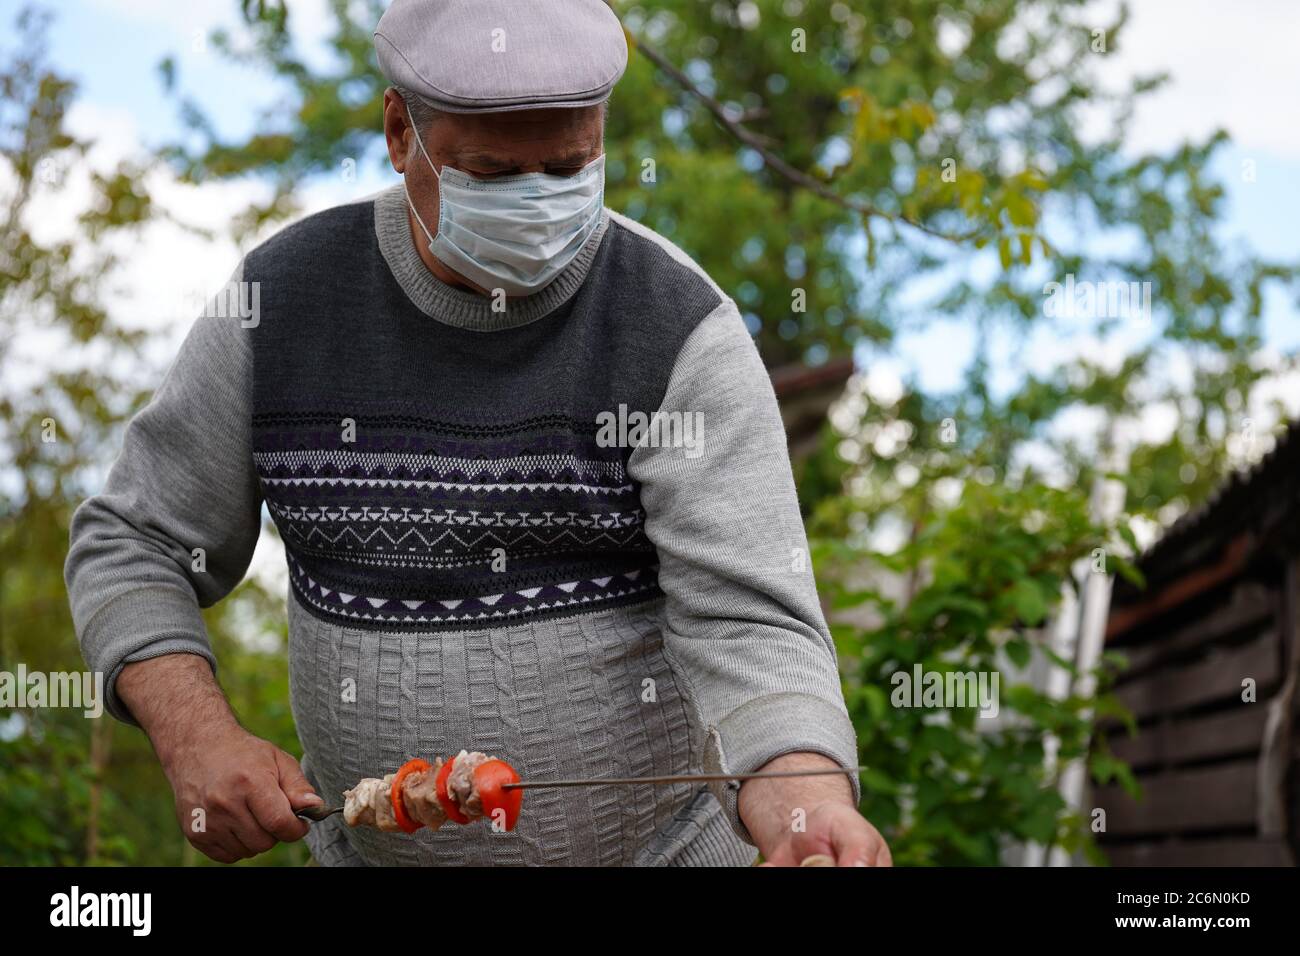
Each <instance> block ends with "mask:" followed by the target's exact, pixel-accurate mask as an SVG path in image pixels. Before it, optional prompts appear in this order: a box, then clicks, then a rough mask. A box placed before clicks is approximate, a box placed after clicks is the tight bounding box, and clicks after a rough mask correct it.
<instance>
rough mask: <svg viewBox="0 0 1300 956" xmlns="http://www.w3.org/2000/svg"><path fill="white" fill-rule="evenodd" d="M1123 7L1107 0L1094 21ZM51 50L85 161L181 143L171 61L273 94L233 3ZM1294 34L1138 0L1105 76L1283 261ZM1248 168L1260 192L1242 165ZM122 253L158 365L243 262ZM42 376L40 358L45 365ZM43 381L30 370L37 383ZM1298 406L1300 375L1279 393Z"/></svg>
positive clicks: (1061, 351)
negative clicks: (1157, 77)
mask: <svg viewBox="0 0 1300 956" xmlns="http://www.w3.org/2000/svg"><path fill="white" fill-rule="evenodd" d="M1112 6H1113V4H1111V3H1098V4H1097V8H1098V11H1099V12H1101V11H1105V10H1109V9H1110V8H1111V7H1112ZM324 7H325V0H291V2H290V9H291V22H292V23H293V24H294V33H295V38H296V43H297V45H298V47H299V48H300V50H301V51H302V52H303V53H304V55H305V56H306V57H307V59H308V61H309V62H311V61H312V58H313V56H324V55H325V54H324V53H323V51H319V44H318V41H319V35H314V34H313V29H314V27H313V25H314V24H318V23H322V22H324V20H325V18H324V17H323V16H321V15H320V14H321V13H322V12H323V9H324ZM56 9H57V21H56V23H57V26H56V28H55V29H54V30H53V31H52V36H51V57H52V59H53V61H54V63H55V64H56V65H57V67H58V68H59V69H60V70H62V71H64V72H65V73H67V74H70V75H71V76H72V77H74V78H75V79H76V80H77V81H78V82H79V84H80V90H79V95H78V98H77V101H76V104H75V106H74V108H73V110H72V113H71V115H70V118H69V123H70V125H71V127H72V128H73V129H74V131H76V132H77V133H78V134H80V135H82V136H86V137H90V138H93V139H94V140H95V141H96V143H97V146H96V148H95V150H94V151H93V152H92V153H91V155H90V157H89V158H88V162H89V163H90V164H91V165H96V166H101V165H102V166H107V165H108V164H109V163H111V162H112V161H114V160H115V159H117V158H120V157H122V156H128V155H132V154H135V153H138V152H139V151H140V150H141V149H142V148H146V147H152V146H158V145H160V144H162V143H165V142H168V141H170V140H172V139H174V138H175V137H176V136H177V135H178V133H179V131H180V125H179V122H178V119H177V109H176V104H175V102H174V100H172V99H169V97H168V96H167V95H166V94H165V93H164V91H163V88H162V84H161V82H160V79H159V74H158V71H157V65H158V63H159V62H160V61H161V60H162V59H163V58H164V57H166V56H169V55H173V56H175V57H176V59H177V61H178V64H179V67H180V77H181V88H182V90H183V91H184V92H185V93H186V94H187V95H190V96H192V97H193V98H195V99H197V100H198V101H199V102H200V103H201V104H202V105H203V106H204V108H205V109H206V110H208V111H209V113H210V115H211V116H212V117H213V118H214V119H215V121H216V123H217V126H218V128H219V129H220V130H222V131H223V132H224V133H228V134H232V135H233V134H238V133H240V132H247V131H249V130H250V129H252V128H254V126H255V124H256V121H257V116H258V114H259V111H260V110H261V109H263V108H264V107H265V106H266V105H267V102H268V97H269V96H271V95H274V94H273V93H272V91H271V89H270V88H269V87H268V86H267V84H266V81H265V78H264V77H263V76H261V75H260V74H259V73H256V72H254V71H252V70H250V69H247V68H243V67H239V66H235V65H232V64H231V63H230V62H228V61H227V60H226V59H225V58H224V57H222V56H221V55H219V54H217V53H216V52H214V51H211V50H209V49H207V45H206V41H205V37H206V36H207V34H208V32H209V31H210V30H211V29H212V28H214V27H217V26H221V25H224V26H229V27H235V28H237V26H238V21H237V17H236V3H235V0H186V2H184V3H177V2H175V0H64V2H61V3H59V4H57V6H56ZM1297 37H1300V3H1295V2H1291V0H1234V2H1233V3H1230V4H1225V3H1222V2H1219V0H1136V2H1135V3H1134V4H1133V9H1132V19H1131V22H1130V25H1129V27H1128V29H1127V34H1126V39H1125V42H1124V43H1123V44H1122V45H1121V46H1119V47H1118V48H1117V49H1115V50H1114V51H1112V52H1111V53H1109V54H1108V55H1107V56H1106V57H1105V58H1104V59H1103V60H1102V61H1101V63H1102V65H1101V66H1100V67H1099V70H1100V75H1101V76H1102V78H1103V79H1104V80H1105V81H1106V82H1107V84H1108V85H1113V86H1115V87H1116V88H1118V87H1119V86H1121V85H1122V84H1123V83H1125V82H1126V81H1127V80H1128V79H1129V78H1130V77H1132V76H1133V75H1135V74H1148V73H1153V72H1160V71H1164V72H1168V73H1169V74H1170V76H1171V80H1172V81H1171V83H1170V84H1169V85H1168V86H1167V88H1166V89H1164V90H1162V91H1160V92H1158V93H1156V94H1155V95H1153V96H1151V97H1148V98H1147V101H1146V102H1145V103H1144V105H1143V106H1142V107H1141V110H1140V112H1139V114H1138V116H1137V121H1136V122H1135V124H1134V127H1133V129H1134V136H1133V138H1132V141H1131V146H1130V148H1132V149H1134V150H1155V151H1163V150H1168V149H1170V148H1172V147H1173V146H1175V145H1176V144H1178V143H1179V142H1181V141H1183V140H1186V139H1188V138H1192V139H1200V138H1203V137H1205V136H1207V135H1208V134H1209V133H1210V132H1211V131H1212V130H1214V129H1215V128H1220V127H1221V128H1224V129H1226V130H1227V131H1228V132H1229V133H1230V134H1231V136H1232V139H1233V142H1232V145H1231V146H1230V147H1229V148H1228V149H1226V150H1225V151H1224V152H1223V153H1222V155H1221V156H1220V158H1219V161H1218V167H1217V171H1218V172H1220V174H1221V176H1222V179H1223V181H1224V182H1225V184H1226V186H1227V188H1228V191H1229V218H1228V222H1227V224H1226V227H1225V234H1226V235H1228V236H1231V237H1234V238H1236V239H1240V240H1241V241H1243V242H1245V243H1247V244H1249V245H1250V246H1251V247H1252V248H1253V249H1254V250H1256V251H1257V252H1259V253H1261V254H1263V255H1265V256H1269V257H1273V258H1276V259H1280V260H1292V261H1295V260H1300V229H1297V228H1296V227H1295V224H1296V223H1297V222H1300V185H1298V184H1300V122H1296V121H1295V118H1296V110H1295V106H1294V99H1293V97H1294V96H1295V94H1296V92H1297V91H1300V66H1298V65H1297V62H1300V61H1298V59H1297V57H1296V55H1295V51H1294V42H1295V40H1296V38H1297ZM1247 162H1249V163H1250V164H1252V166H1253V168H1254V172H1255V178H1254V181H1253V182H1249V181H1246V179H1245V177H1243V175H1242V173H1241V170H1242V169H1243V164H1244V163H1247ZM395 181H396V179H395V175H394V174H392V173H391V171H388V173H387V174H386V175H385V173H384V171H383V170H381V169H379V168H378V167H376V166H374V165H372V164H362V166H361V167H360V169H359V171H358V176H357V178H356V180H355V181H348V180H345V179H344V178H343V177H342V176H339V177H322V178H320V179H317V180H313V181H312V182H311V183H310V184H307V186H306V188H305V189H304V199H305V202H304V204H305V206H306V207H307V208H308V210H309V211H314V210H316V209H321V208H325V207H327V206H330V205H333V204H336V203H339V202H344V201H348V200H351V199H354V198H356V197H358V196H360V195H365V194H368V193H370V192H373V191H375V190H377V189H380V188H382V187H384V186H386V185H389V184H391V183H393V182H395ZM151 185H152V186H153V189H154V191H155V194H156V198H157V199H158V200H159V201H160V202H161V203H162V204H164V205H165V206H168V207H169V208H175V209H177V210H181V211H183V214H184V217H185V218H186V220H187V221H190V222H193V223H196V224H200V225H205V226H209V227H212V228H214V229H216V230H220V229H221V228H222V227H223V226H224V225H225V224H226V221H227V217H228V216H229V215H230V213H231V212H233V211H235V210H238V209H239V208H241V207H242V206H243V205H244V204H245V203H246V202H247V201H248V200H249V199H250V198H252V197H255V196H261V195H264V194H265V190H266V187H265V185H264V184H262V183H259V182H256V181H241V182H232V183H216V184H207V185H204V186H202V187H200V188H195V187H188V186H184V185H181V184H178V183H176V182H174V181H172V180H170V178H169V177H167V176H160V177H158V178H157V179H156V180H155V181H154V182H153V183H152V184H151ZM77 208H78V192H77V188H76V177H75V176H74V177H69V189H68V190H66V191H65V194H64V195H63V196H62V197H61V199H60V198H58V197H56V198H54V199H53V200H52V201H51V207H50V210H49V214H48V215H45V216H43V217H42V219H43V223H42V228H43V229H46V230H48V231H50V232H51V233H54V232H58V231H59V230H60V228H62V227H63V225H65V224H66V223H68V222H69V221H70V217H71V216H72V215H73V213H74V210H76V209H77ZM129 252H130V254H129V256H128V257H127V259H128V265H127V266H126V268H125V270H124V272H123V275H122V276H121V277H120V280H119V281H118V282H117V283H116V286H117V288H118V290H119V292H118V295H119V301H118V303H116V311H117V313H118V314H119V315H120V316H122V318H123V320H124V321H127V322H129V323H131V324H139V325H143V326H148V327H153V328H156V329H159V330H160V331H162V332H163V333H164V334H162V335H160V336H158V337H156V341H155V343H154V346H153V348H154V349H156V355H154V356H151V358H153V359H156V361H157V363H158V367H159V368H160V369H161V367H162V366H163V365H165V362H166V360H167V358H168V357H169V356H170V354H171V353H172V352H173V351H174V349H175V347H176V345H177V344H178V343H179V341H180V338H181V337H182V336H183V334H184V332H185V330H186V328H187V327H188V324H189V322H190V321H191V319H192V317H193V316H194V315H195V314H196V313H197V311H198V308H199V306H200V304H201V303H202V301H203V299H204V298H205V297H206V296H207V295H208V294H210V293H211V292H212V291H213V290H214V289H216V288H219V287H220V286H221V285H222V284H223V283H224V282H225V281H226V279H227V277H228V276H229V274H230V272H231V271H232V270H233V269H234V267H235V265H236V263H237V261H238V256H239V250H237V249H236V248H235V247H234V245H233V244H232V243H230V242H229V241H215V242H214V241H211V240H208V239H201V238H199V237H196V236H192V235H189V234H187V233H185V232H184V231H183V230H180V229H178V228H176V227H174V226H170V225H166V224H159V225H157V226H153V227H150V229H149V230H148V231H147V233H146V235H145V236H144V237H143V238H142V240H141V241H140V242H139V243H138V244H135V245H134V246H133V247H132V248H131V249H130V250H129ZM1267 306H1268V307H1267V324H1266V341H1267V343H1268V347H1269V349H1270V350H1272V351H1282V350H1291V349H1298V348H1300V310H1298V309H1297V305H1296V303H1295V302H1294V301H1288V300H1287V299H1286V298H1285V297H1283V296H1273V297H1272V298H1270V300H1269V301H1268V303H1267ZM972 346H973V335H972V331H971V329H970V328H969V327H968V326H966V325H965V324H963V323H961V322H959V321H955V320H954V321H943V320H939V321H937V322H936V323H935V324H934V325H932V326H931V327H930V328H929V329H928V330H926V331H923V332H919V333H916V334H913V335H910V336H904V337H903V338H902V339H900V341H899V342H898V343H897V345H896V347H895V349H894V353H893V355H892V356H881V355H872V354H860V355H859V359H860V361H861V363H862V364H863V365H865V366H869V371H870V372H871V373H872V374H873V375H874V377H875V379H876V381H877V386H878V387H879V388H881V389H885V390H888V389H890V388H894V387H896V384H895V383H896V382H897V381H898V380H901V379H906V378H909V377H915V378H916V379H917V381H918V382H919V384H920V385H921V386H922V387H923V388H925V389H926V390H928V391H932V392H933V391H941V390H946V389H949V388H952V387H955V386H956V385H957V383H958V381H959V378H960V375H961V372H962V369H963V367H964V366H965V363H966V360H967V359H968V357H969V355H970V350H971V347H972ZM1124 346H1125V343H1123V342H1117V341H1112V342H1098V341H1095V340H1093V339H1091V338H1090V336H1089V334H1088V333H1087V331H1086V330H1083V329H1081V330H1080V333H1079V335H1078V336H1077V337H1076V338H1074V339H1068V340H1063V339H1062V338H1061V337H1060V336H1059V335H1056V334H1053V333H1047V332H1043V333H1042V334H1039V335H1035V336H1032V337H1031V338H1030V339H1029V340H1028V341H1025V342H1014V343H1012V342H1008V343H1006V348H1007V352H1008V354H1014V355H1015V358H1016V361H1015V363H1013V364H1009V365H1008V367H1007V374H1008V375H1014V374H1015V373H1016V371H1017V370H1021V369H1024V368H1031V369H1036V368H1041V369H1046V368H1048V367H1050V366H1051V365H1052V364H1054V363H1055V362H1056V361H1059V360H1060V359H1061V358H1062V357H1064V356H1066V355H1068V354H1070V352H1071V351H1075V352H1077V351H1079V350H1084V349H1087V350H1090V351H1092V352H1094V353H1098V354H1113V355H1114V356H1115V357H1118V355H1120V354H1122V351H1123V349H1124ZM35 368H36V366H33V369H35ZM34 373H35V372H33V374H34ZM1278 388H1279V389H1280V391H1281V392H1282V393H1284V397H1285V398H1287V399H1288V400H1289V401H1290V402H1291V403H1292V410H1293V412H1295V413H1296V414H1300V382H1297V381H1285V382H1280V383H1279V384H1278Z"/></svg>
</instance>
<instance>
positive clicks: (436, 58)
mask: <svg viewBox="0 0 1300 956" xmlns="http://www.w3.org/2000/svg"><path fill="white" fill-rule="evenodd" d="M375 52H376V53H377V54H378V56H379V68H380V70H382V71H383V74H384V76H385V77H387V78H388V81H389V82H390V83H392V84H393V85H394V86H400V87H405V88H406V89H408V90H411V91H413V92H414V93H416V94H417V95H419V96H420V97H421V98H423V99H425V100H427V101H428V102H429V104H430V105H431V106H434V107H436V108H438V109H441V110H448V111H449V112H453V113H500V112H505V111H507V110H525V109H538V108H553V107H578V106H591V105H593V104H596V103H603V102H604V101H605V100H606V99H608V98H609V94H610V91H611V90H612V89H613V88H614V84H615V83H617V82H618V79H619V77H621V76H622V75H623V70H624V69H626V67H627V40H626V38H625V37H624V35H623V25H622V24H621V23H619V20H618V17H617V16H616V15H615V14H614V11H612V10H611V9H610V8H609V7H608V6H607V5H606V4H605V3H604V2H602V0H393V4H392V6H390V7H389V8H388V10H387V11H385V13H384V15H383V16H382V17H380V19H379V25H378V26H377V27H375Z"/></svg>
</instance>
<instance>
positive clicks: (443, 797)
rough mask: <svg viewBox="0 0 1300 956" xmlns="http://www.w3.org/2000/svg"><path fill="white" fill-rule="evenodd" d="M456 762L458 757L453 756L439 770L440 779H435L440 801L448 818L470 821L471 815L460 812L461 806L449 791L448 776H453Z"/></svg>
mask: <svg viewBox="0 0 1300 956" xmlns="http://www.w3.org/2000/svg"><path fill="white" fill-rule="evenodd" d="M455 763H456V758H455V757H452V758H451V759H450V760H448V761H447V762H446V763H445V764H443V765H442V769H441V770H439V771H438V779H437V780H436V781H434V783H435V784H436V786H437V794H438V803H440V804H441V805H442V809H443V810H444V811H445V812H446V814H447V819H448V820H451V821H453V822H454V823H469V817H467V816H465V814H463V813H461V812H460V807H458V806H457V805H456V801H455V800H453V799H452V798H451V796H450V795H449V794H448V793H447V778H448V777H450V776H451V768H452V766H453V765H454V764H455Z"/></svg>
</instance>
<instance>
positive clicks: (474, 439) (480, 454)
mask: <svg viewBox="0 0 1300 956" xmlns="http://www.w3.org/2000/svg"><path fill="white" fill-rule="evenodd" d="M342 418H343V417H342V416H340V417H334V416H330V415H324V414H322V415H304V414H302V413H290V414H285V415H275V414H259V415H257V416H255V420H254V434H255V443H254V454H253V458H254V463H255V465H256V468H257V474H258V477H259V479H260V483H261V487H262V494H263V498H264V500H265V501H266V504H267V508H268V510H269V511H270V514H271V517H272V519H273V520H274V521H275V523H276V526H277V527H278V528H279V531H280V535H281V537H282V538H283V539H284V542H285V546H286V549H287V551H288V561H289V570H290V580H291V582H292V585H293V588H294V592H295V594H296V595H297V596H298V599H299V600H300V601H301V602H302V603H303V604H304V606H305V607H307V608H308V609H309V610H310V611H312V612H313V613H314V614H316V615H318V616H321V617H324V618H326V619H329V620H335V621H339V622H341V623H347V624H348V625H349V626H354V627H363V628H364V627H370V628H383V629H388V630H393V629H397V630H416V629H419V630H436V629H464V628H473V627H480V626H496V625H500V624H503V623H509V622H512V621H517V620H522V619H527V618H534V617H539V616H565V615H571V614H578V613H586V612H588V611H595V610H600V609H603V608H607V607H617V606H621V605H626V604H632V603H636V602H639V601H645V600H652V599H654V598H655V597H657V596H659V594H660V591H659V586H658V581H657V577H656V570H657V568H656V556H655V552H654V548H653V546H652V545H651V543H650V541H649V539H648V538H647V537H646V535H645V512H644V510H643V509H642V508H641V503H640V499H639V495H638V488H637V486H636V483H635V482H633V481H632V480H631V479H629V478H628V476H627V472H626V469H625V466H624V462H623V459H622V457H621V456H620V453H619V450H618V449H604V448H600V447H598V446H597V445H596V444H595V441H594V434H592V435H586V434H583V433H582V431H581V430H580V429H579V427H578V426H579V423H577V422H573V421H571V420H565V419H560V418H559V417H558V416H543V417H539V418H533V419H530V420H527V421H523V422H518V423H513V424H508V425H497V426H493V427H490V428H485V427H480V428H474V427H471V426H465V425H463V424H456V425H451V426H448V425H446V423H442V422H437V421H433V420H430V419H420V418H412V417H410V416H405V415H404V416H401V417H400V418H399V417H397V416H386V415H382V414H381V415H372V416H369V417H358V418H356V419H354V421H355V423H356V424H355V429H354V434H350V435H348V439H350V440H345V438H344V432H343V430H342V429H340V428H339V427H338V423H339V422H341V421H342ZM327 422H328V424H326V423H327ZM587 427H588V429H591V426H587Z"/></svg>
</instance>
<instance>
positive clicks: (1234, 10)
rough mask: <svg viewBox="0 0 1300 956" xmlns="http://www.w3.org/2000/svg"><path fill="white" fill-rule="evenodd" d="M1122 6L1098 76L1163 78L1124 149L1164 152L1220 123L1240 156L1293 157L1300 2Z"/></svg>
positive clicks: (1157, 1) (1111, 81) (1298, 126)
mask: <svg viewBox="0 0 1300 956" xmlns="http://www.w3.org/2000/svg"><path fill="white" fill-rule="evenodd" d="M1111 6H1113V5H1112V4H1110V3H1106V4H1098V8H1097V9H1098V10H1099V11H1101V10H1104V9H1107V8H1109V7H1111ZM1130 11H1131V17H1130V20H1129V23H1128V25H1127V26H1126V27H1125V29H1124V31H1123V33H1122V34H1121V35H1120V37H1119V42H1118V44H1117V46H1116V48H1115V49H1113V50H1112V51H1111V52H1109V53H1107V54H1105V58H1104V59H1103V60H1102V65H1101V66H1100V67H1099V71H1098V75H1099V76H1100V77H1101V78H1102V79H1103V80H1104V81H1106V83H1107V85H1108V86H1115V87H1117V86H1119V85H1121V84H1122V83H1123V82H1125V81H1126V80H1128V79H1130V78H1131V77H1133V76H1137V75H1148V74H1152V73H1159V72H1168V73H1169V74H1170V82H1169V84H1168V85H1167V86H1166V87H1165V88H1164V89H1163V90H1161V91H1159V92H1156V93H1152V94H1150V95H1148V96H1147V97H1145V98H1144V99H1145V102H1144V104H1143V105H1142V106H1141V107H1140V108H1139V110H1138V112H1137V115H1136V117H1135V121H1134V123H1133V125H1132V129H1131V139H1130V141H1129V145H1130V146H1131V147H1132V148H1134V149H1135V150H1163V149H1168V148H1169V147H1171V146H1173V145H1175V144H1177V143H1179V142H1181V141H1183V140H1185V139H1187V138H1188V137H1196V138H1201V137H1204V136H1205V135H1207V134H1208V133H1210V132H1211V131H1212V130H1214V129H1216V128H1220V127H1222V128H1223V129H1226V130H1227V131H1228V132H1229V133H1230V134H1231V135H1232V138H1233V140H1234V141H1235V142H1236V143H1238V144H1239V145H1240V147H1241V148H1242V149H1244V150H1246V151H1247V152H1249V151H1252V150H1259V151H1263V152H1268V153H1273V154H1276V155H1278V156H1283V157H1287V158H1292V159H1300V123H1297V122H1294V117H1295V106H1294V98H1295V95H1296V92H1297V91H1298V90H1300V66H1298V65H1297V64H1300V58H1298V57H1297V53H1296V42H1297V39H1300V3H1294V2H1292V3H1286V2H1279V0H1234V2H1231V3H1224V2H1223V0H1140V2H1136V3H1132V4H1130ZM1098 22H1104V21H1103V20H1102V19H1100V18H1099V19H1098Z"/></svg>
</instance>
